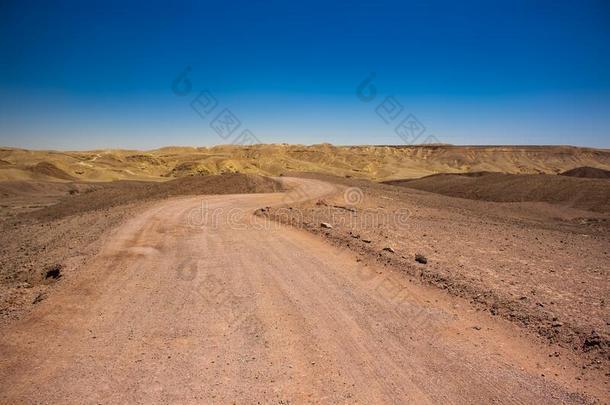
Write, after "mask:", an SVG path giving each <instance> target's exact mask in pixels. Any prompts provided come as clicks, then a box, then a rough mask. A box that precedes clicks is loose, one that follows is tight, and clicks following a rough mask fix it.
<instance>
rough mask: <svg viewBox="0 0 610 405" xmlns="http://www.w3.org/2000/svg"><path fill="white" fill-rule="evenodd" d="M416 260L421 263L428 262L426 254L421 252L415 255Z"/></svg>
mask: <svg viewBox="0 0 610 405" xmlns="http://www.w3.org/2000/svg"><path fill="white" fill-rule="evenodd" d="M415 261H416V262H417V263H421V264H426V263H428V259H427V258H426V256H424V255H420V254H419V253H418V254H416V255H415Z"/></svg>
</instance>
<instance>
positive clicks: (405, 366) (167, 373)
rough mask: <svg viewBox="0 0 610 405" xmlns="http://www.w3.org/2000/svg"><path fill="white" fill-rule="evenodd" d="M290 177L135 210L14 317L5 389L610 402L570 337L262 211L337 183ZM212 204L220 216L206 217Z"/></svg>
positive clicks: (3, 365) (58, 394) (2, 369)
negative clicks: (522, 328) (530, 331)
mask: <svg viewBox="0 0 610 405" xmlns="http://www.w3.org/2000/svg"><path fill="white" fill-rule="evenodd" d="M284 181H285V182H286V183H288V184H289V185H290V186H292V187H296V189H297V190H300V192H299V193H298V194H296V195H291V196H289V197H288V200H287V199H286V196H285V195H283V194H281V193H270V194H252V195H226V196H204V197H174V198H171V199H168V200H164V201H160V202H151V203H150V204H151V205H149V206H147V207H140V210H139V211H138V212H137V213H136V211H132V213H133V214H134V215H130V217H129V218H128V219H126V221H124V222H122V224H121V225H120V226H119V227H117V228H116V229H114V230H113V231H112V232H111V233H110V234H109V235H108V236H107V237H105V238H104V240H103V242H102V244H101V245H102V246H101V250H100V252H99V253H98V254H97V255H96V256H95V257H93V258H91V259H90V260H88V261H87V262H86V263H85V264H84V265H83V266H81V267H80V268H74V269H70V270H69V271H66V273H65V275H64V277H62V278H60V279H58V280H56V281H55V282H54V287H53V291H52V293H49V296H48V297H47V298H46V299H44V300H42V301H40V302H38V303H37V304H35V305H34V306H33V308H32V309H31V311H30V312H29V313H27V314H24V315H23V316H22V317H20V319H19V320H15V321H13V322H11V323H9V324H8V325H5V326H3V327H2V333H1V334H0V401H2V402H6V403H20V402H26V403H40V402H44V403H60V402H61V403H65V402H71V403H99V402H111V403H151V402H162V403H170V402H176V403H185V402H205V403H232V402H239V403H242V402H243V403H256V402H264V403H321V402H333V403H404V402H411V403H447V402H452V403H473V402H475V403H494V402H504V403H553V404H554V403H570V404H571V403H574V404H580V403H589V402H593V401H594V400H595V399H596V398H597V399H598V400H601V401H604V400H605V401H607V399H608V398H607V389H606V387H607V386H604V384H603V380H599V379H594V378H593V375H594V373H595V372H596V370H593V371H591V372H590V373H589V374H587V375H586V376H585V378H584V379H581V380H578V379H577V378H582V376H581V372H580V370H579V369H578V368H576V367H575V365H574V364H573V362H572V359H571V358H570V357H569V356H570V354H569V352H567V351H565V350H564V349H562V348H556V349H553V350H556V351H557V353H560V356H559V357H555V356H552V357H549V356H548V352H549V351H550V348H549V347H548V346H546V345H541V344H539V343H536V342H535V341H532V340H531V339H527V338H524V337H522V336H520V333H519V331H518V329H515V328H514V327H512V326H511V325H510V324H509V323H506V322H503V321H501V320H499V319H493V318H492V317H490V316H488V315H486V314H484V313H480V312H479V313H477V312H473V311H472V310H471V308H470V306H469V305H468V303H466V302H464V301H463V300H460V299H457V298H452V297H451V296H449V295H447V294H444V293H443V292H441V291H439V290H437V289H431V288H425V287H423V286H418V285H417V284H414V283H411V282H409V281H408V279H407V277H405V275H404V273H402V272H400V271H394V270H393V269H392V268H390V267H384V266H382V265H378V264H375V263H370V264H367V265H366V266H363V265H362V263H363V261H362V260H361V258H359V257H358V255H355V254H354V253H353V252H350V251H349V250H346V249H341V248H338V247H333V246H332V245H329V244H328V243H325V242H324V241H323V240H320V239H319V238H317V237H315V236H314V235H311V234H309V233H307V232H303V231H301V230H298V229H294V228H290V227H286V226H281V225H278V224H277V223H271V222H267V221H265V220H264V218H260V217H254V216H252V213H253V212H254V211H255V210H256V208H257V207H260V206H261V205H262V206H270V207H274V206H276V205H278V204H282V203H285V202H286V201H290V202H291V203H294V204H299V202H300V201H301V200H303V199H307V198H315V199H316V200H317V199H325V198H330V196H332V195H334V194H336V192H337V188H336V186H333V185H332V184H329V183H325V182H319V181H315V180H304V179H294V180H291V179H284ZM202 204H203V205H202ZM202 207H205V209H206V210H209V212H213V213H216V214H217V215H214V216H212V217H207V216H206V217H205V218H206V220H203V221H199V220H198V218H199V217H198V216H197V215H195V216H194V215H193V214H194V213H199V212H201V211H200V210H201V209H202ZM119 208H120V207H117V208H112V209H111V211H113V210H115V209H119ZM206 212H208V211H206ZM236 212H237V213H238V214H239V215H237V216H234V215H233V213H236ZM77 216H78V215H77ZM211 218H214V220H213V221H212V220H211ZM208 219H210V221H208ZM81 225H82V224H81ZM81 229H82V228H81ZM42 232H46V230H43V231H42ZM432 258H434V257H432ZM378 281H381V283H379V282H378ZM396 291H398V294H396Z"/></svg>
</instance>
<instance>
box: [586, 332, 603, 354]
mask: <svg viewBox="0 0 610 405" xmlns="http://www.w3.org/2000/svg"><path fill="white" fill-rule="evenodd" d="M601 346H602V338H601V336H599V333H597V331H595V330H593V331H592V332H591V334H590V335H589V336H587V337H586V338H585V341H584V343H583V347H584V349H585V351H587V350H590V349H592V348H593V347H601Z"/></svg>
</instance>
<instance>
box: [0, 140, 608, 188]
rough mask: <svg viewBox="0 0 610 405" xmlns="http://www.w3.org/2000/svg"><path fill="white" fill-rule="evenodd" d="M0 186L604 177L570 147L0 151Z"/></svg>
mask: <svg viewBox="0 0 610 405" xmlns="http://www.w3.org/2000/svg"><path fill="white" fill-rule="evenodd" d="M0 161H1V162H2V164H1V165H0V180H51V181H71V180H80V181H111V180H122V179H131V180H159V181H161V180H167V179H170V178H179V177H185V176H194V175H208V174H219V173H235V172H240V173H253V174H262V175H271V176H276V175H279V174H282V173H285V172H290V171H299V172H319V173H326V174H333V175H339V176H352V177H360V178H367V179H372V180H379V181H380V180H393V179H409V178H411V179H412V178H419V177H423V176H427V175H431V174H435V173H468V172H502V173H511V174H535V173H547V174H559V173H563V172H566V171H569V170H572V169H574V168H579V167H592V168H596V169H601V170H610V150H607V149H595V148H581V147H572V146H454V145H422V146H408V145H396V146H391V145H390V146H333V145H331V144H318V145H290V144H265V145H251V146H241V145H221V146H214V147H174V146H168V147H163V148H159V149H155V150H149V151H138V150H121V149H107V150H95V151H70V152H62V151H36V150H26V149H16V148H0Z"/></svg>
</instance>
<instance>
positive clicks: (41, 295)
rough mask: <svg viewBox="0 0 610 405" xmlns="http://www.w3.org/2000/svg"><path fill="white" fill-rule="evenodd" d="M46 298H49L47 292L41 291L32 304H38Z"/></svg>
mask: <svg viewBox="0 0 610 405" xmlns="http://www.w3.org/2000/svg"><path fill="white" fill-rule="evenodd" d="M45 298H47V294H45V293H40V294H38V295H37V296H36V298H34V301H32V304H38V303H39V302H40V301H42V300H44V299H45Z"/></svg>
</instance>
